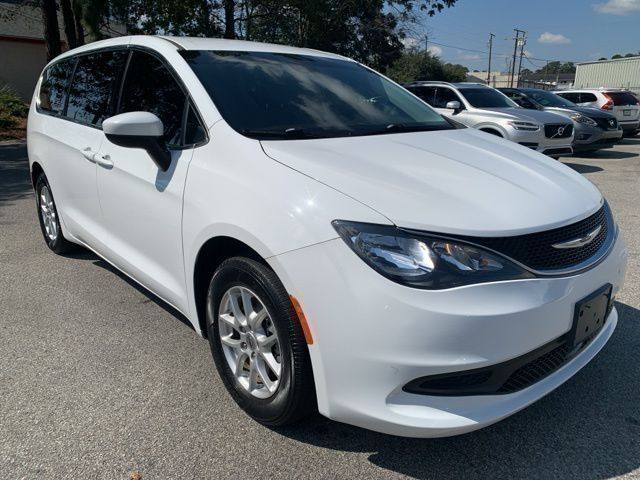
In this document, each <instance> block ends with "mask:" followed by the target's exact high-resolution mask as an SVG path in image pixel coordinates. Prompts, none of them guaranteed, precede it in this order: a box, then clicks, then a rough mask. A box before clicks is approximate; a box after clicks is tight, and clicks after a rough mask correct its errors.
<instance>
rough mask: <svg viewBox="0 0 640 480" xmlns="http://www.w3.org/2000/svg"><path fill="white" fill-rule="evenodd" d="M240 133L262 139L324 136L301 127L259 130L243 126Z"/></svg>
mask: <svg viewBox="0 0 640 480" xmlns="http://www.w3.org/2000/svg"><path fill="white" fill-rule="evenodd" d="M240 133H242V134H243V135H247V136H249V137H259V138H262V139H265V140H266V139H289V138H290V139H301V138H324V137H323V136H322V135H318V134H314V133H310V132H308V131H306V130H304V129H302V128H287V129H286V130H260V129H251V128H245V129H244V130H242V131H241V132H240Z"/></svg>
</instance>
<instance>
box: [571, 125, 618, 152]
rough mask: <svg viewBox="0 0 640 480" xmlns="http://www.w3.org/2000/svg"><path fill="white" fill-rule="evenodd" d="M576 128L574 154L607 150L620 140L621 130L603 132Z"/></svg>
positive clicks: (595, 129)
mask: <svg viewBox="0 0 640 480" xmlns="http://www.w3.org/2000/svg"><path fill="white" fill-rule="evenodd" d="M578 125H579V126H576V132H575V137H574V142H573V151H574V153H577V152H583V151H588V150H595V149H599V148H609V147H612V146H613V145H615V144H616V143H617V142H619V141H620V139H621V138H622V129H620V128H617V129H615V130H603V129H601V128H599V127H590V126H585V125H580V124H578Z"/></svg>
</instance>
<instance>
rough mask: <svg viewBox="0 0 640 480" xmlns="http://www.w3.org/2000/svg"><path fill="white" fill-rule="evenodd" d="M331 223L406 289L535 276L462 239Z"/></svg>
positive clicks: (374, 265) (372, 264) (356, 249)
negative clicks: (460, 240) (406, 287)
mask: <svg viewBox="0 0 640 480" xmlns="http://www.w3.org/2000/svg"><path fill="white" fill-rule="evenodd" d="M333 227H334V228H335V229H336V231H337V232H338V233H339V234H340V236H341V237H342V239H343V240H344V241H345V242H346V243H347V245H349V247H351V249H352V250H353V251H354V252H355V253H357V254H358V256H359V257H360V258H361V259H362V260H364V261H365V262H366V263H367V264H368V265H369V266H370V267H371V268H373V269H374V270H376V271H377V272H378V273H380V274H381V275H383V276H385V277H387V278H389V279H390V280H393V281H394V282H397V283H400V284H402V285H406V286H409V287H415V288H424V289H429V290H439V289H443V288H452V287H459V286H461V285H468V284H472V283H483V282H495V281H499V280H514V279H520V278H533V277H534V276H533V274H531V273H530V272H528V271H526V270H524V269H523V268H521V267H519V266H518V265H516V264H514V263H513V262H511V261H509V260H507V259H506V258H503V257H502V256H500V255H497V254H495V253H492V252H489V251H487V250H484V249H482V248H479V247H476V246H474V245H469V244H465V243H464V242H458V241H454V240H449V239H444V238H437V237H429V236H422V235H417V234H411V233H408V232H405V231H403V230H400V229H398V228H396V227H394V226H387V225H372V224H368V223H354V222H347V221H343V220H335V221H334V222H333Z"/></svg>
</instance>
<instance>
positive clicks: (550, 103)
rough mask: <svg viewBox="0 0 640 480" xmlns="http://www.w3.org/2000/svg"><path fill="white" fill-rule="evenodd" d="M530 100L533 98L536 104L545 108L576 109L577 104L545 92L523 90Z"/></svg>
mask: <svg viewBox="0 0 640 480" xmlns="http://www.w3.org/2000/svg"><path fill="white" fill-rule="evenodd" d="M523 91H524V92H525V93H526V94H527V95H528V96H529V97H530V98H533V99H534V100H535V101H536V102H538V103H539V104H540V105H542V106H544V107H575V106H576V104H575V103H573V102H570V101H569V100H567V99H566V98H562V97H561V96H559V95H556V94H555V93H551V92H547V91H545V90H534V89H527V90H523Z"/></svg>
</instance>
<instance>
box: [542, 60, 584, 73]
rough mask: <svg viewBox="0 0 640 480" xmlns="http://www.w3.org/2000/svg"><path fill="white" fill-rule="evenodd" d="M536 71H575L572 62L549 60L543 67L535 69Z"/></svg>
mask: <svg viewBox="0 0 640 480" xmlns="http://www.w3.org/2000/svg"><path fill="white" fill-rule="evenodd" d="M536 73H554V74H555V73H576V66H575V65H574V64H573V62H566V63H562V62H549V63H548V64H546V65H545V66H544V67H542V68H540V69H538V70H536Z"/></svg>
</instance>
